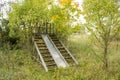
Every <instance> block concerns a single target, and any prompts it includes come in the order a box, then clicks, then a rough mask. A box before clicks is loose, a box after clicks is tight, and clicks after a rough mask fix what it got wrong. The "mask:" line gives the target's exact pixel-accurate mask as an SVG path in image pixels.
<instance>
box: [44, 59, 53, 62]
mask: <svg viewBox="0 0 120 80" xmlns="http://www.w3.org/2000/svg"><path fill="white" fill-rule="evenodd" d="M51 61H54V60H53V59H50V60H45V62H51Z"/></svg>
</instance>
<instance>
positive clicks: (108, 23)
mask: <svg viewBox="0 0 120 80" xmlns="http://www.w3.org/2000/svg"><path fill="white" fill-rule="evenodd" d="M83 7H84V10H85V12H86V14H85V19H86V20H87V24H88V25H87V26H88V27H87V28H88V30H89V31H90V32H91V33H92V35H93V36H94V37H95V38H96V39H97V41H98V43H99V44H100V45H101V46H100V47H102V49H103V50H102V51H103V62H104V66H105V68H107V67H108V58H107V56H108V48H109V44H110V42H111V41H112V39H113V38H114V37H115V36H116V34H118V32H119V31H120V26H119V25H120V19H119V17H120V11H119V8H120V5H119V4H118V0H97V1H95V0H85V1H84V4H83Z"/></svg>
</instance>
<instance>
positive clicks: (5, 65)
mask: <svg viewBox="0 0 120 80" xmlns="http://www.w3.org/2000/svg"><path fill="white" fill-rule="evenodd" d="M68 43H69V44H68V48H69V50H70V51H71V52H72V54H73V55H74V57H75V58H76V59H77V61H78V62H79V64H80V65H78V66H72V67H67V68H59V69H57V70H53V71H50V72H47V73H46V72H45V71H44V68H43V67H42V66H41V64H40V63H39V59H38V58H36V57H35V58H34V59H33V58H32V57H33V55H31V54H30V53H29V52H27V51H22V50H9V49H8V48H5V49H6V50H4V51H2V50H0V55H1V56H0V64H1V65H0V79H1V80H6V79H8V80H119V79H120V77H119V76H120V68H119V67H120V65H119V64H120V58H119V57H118V56H119V55H120V54H119V51H120V50H119V49H118V50H116V46H115V44H114V42H112V43H113V45H112V46H111V51H112V52H111V55H109V58H110V60H111V63H110V64H111V66H110V68H109V72H108V73H105V71H104V70H103V69H102V63H101V61H100V60H99V58H98V57H96V56H95V55H94V54H93V53H92V51H91V49H92V48H93V44H92V42H91V41H90V38H89V36H86V35H81V36H75V35H72V36H71V37H70V38H69V42H68ZM119 47H120V45H119ZM114 53H116V54H114ZM37 59H38V62H37Z"/></svg>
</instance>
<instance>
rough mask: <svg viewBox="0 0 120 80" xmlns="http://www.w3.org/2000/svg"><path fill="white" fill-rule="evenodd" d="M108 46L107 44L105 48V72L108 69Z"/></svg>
mask: <svg viewBox="0 0 120 80" xmlns="http://www.w3.org/2000/svg"><path fill="white" fill-rule="evenodd" d="M107 54H108V45H107V42H106V43H105V48H104V68H105V70H107V69H108V57H107V56H108V55H107Z"/></svg>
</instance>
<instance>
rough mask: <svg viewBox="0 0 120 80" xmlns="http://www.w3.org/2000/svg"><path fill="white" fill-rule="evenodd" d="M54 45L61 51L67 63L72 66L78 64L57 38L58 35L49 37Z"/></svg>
mask: <svg viewBox="0 0 120 80" xmlns="http://www.w3.org/2000/svg"><path fill="white" fill-rule="evenodd" d="M49 37H50V38H51V40H52V42H53V43H54V45H55V46H56V47H57V49H58V50H59V51H60V53H61V55H62V56H63V57H64V59H65V60H66V61H67V63H68V64H69V65H70V66H72V65H76V64H78V62H77V61H76V60H75V58H74V57H73V56H72V55H71V53H70V52H69V51H68V50H67V48H66V47H65V46H64V45H63V43H62V42H61V41H60V40H59V39H58V38H57V37H56V35H53V34H52V35H49Z"/></svg>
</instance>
